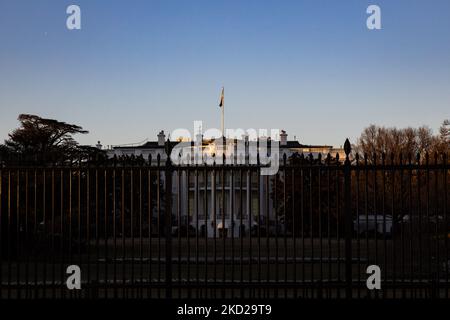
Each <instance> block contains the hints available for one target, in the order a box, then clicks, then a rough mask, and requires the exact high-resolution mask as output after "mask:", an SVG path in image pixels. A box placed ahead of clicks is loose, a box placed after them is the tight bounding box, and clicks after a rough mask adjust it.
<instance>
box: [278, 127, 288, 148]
mask: <svg viewBox="0 0 450 320" xmlns="http://www.w3.org/2000/svg"><path fill="white" fill-rule="evenodd" d="M287 136H288V135H287V133H286V131H284V130H281V133H280V146H287Z"/></svg>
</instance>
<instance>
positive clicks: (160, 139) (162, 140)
mask: <svg viewBox="0 0 450 320" xmlns="http://www.w3.org/2000/svg"><path fill="white" fill-rule="evenodd" d="M165 143H166V135H165V134H164V130H161V131H160V132H159V134H158V146H160V147H163V146H164V144H165Z"/></svg>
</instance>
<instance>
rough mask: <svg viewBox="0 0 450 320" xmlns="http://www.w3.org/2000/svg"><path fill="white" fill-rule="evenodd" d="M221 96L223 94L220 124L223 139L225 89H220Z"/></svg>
mask: <svg viewBox="0 0 450 320" xmlns="http://www.w3.org/2000/svg"><path fill="white" fill-rule="evenodd" d="M222 94H223V100H222V101H223V102H222V108H221V109H222V119H221V120H222V122H221V126H222V127H221V129H222V137H225V89H224V88H223V87H222Z"/></svg>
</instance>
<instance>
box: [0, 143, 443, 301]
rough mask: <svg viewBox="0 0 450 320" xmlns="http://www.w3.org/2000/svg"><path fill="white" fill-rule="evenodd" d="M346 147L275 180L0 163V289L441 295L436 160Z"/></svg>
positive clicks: (246, 168) (139, 162)
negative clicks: (75, 283) (375, 284)
mask: <svg viewBox="0 0 450 320" xmlns="http://www.w3.org/2000/svg"><path fill="white" fill-rule="evenodd" d="M346 151H347V158H346V159H344V161H342V159H341V160H340V159H339V156H336V157H333V156H331V155H328V156H326V157H323V158H322V157H321V156H320V155H319V156H318V157H313V156H312V155H311V156H303V155H295V154H294V155H292V156H289V157H287V156H285V157H284V158H282V159H281V165H280V168H279V171H278V173H277V174H276V175H274V176H263V175H261V174H260V173H261V165H259V164H255V165H250V164H245V165H232V164H231V165H230V164H227V165H183V166H173V165H172V163H171V162H170V160H164V161H162V160H161V158H160V157H159V156H158V158H157V159H152V158H150V159H143V158H123V159H117V158H114V159H109V160H101V161H100V160H97V161H92V160H80V161H73V162H70V163H67V162H63V163H58V162H52V163H49V162H45V163H44V164H42V163H41V164H30V163H27V162H24V161H21V162H14V161H6V160H2V161H0V163H1V166H0V224H1V225H0V232H1V233H0V241H1V246H0V248H1V249H0V250H1V252H0V256H1V265H0V266H1V272H0V297H1V298H164V297H175V298H178V297H183V298H189V297H191V298H206V297H208V298H222V297H229V298H232V297H255V298H258V297H261V298H268V297H279V298H283V297H291V298H296V297H299V298H300V297H302V298H351V297H353V298H366V297H369V298H448V297H449V284H450V282H449V274H450V273H449V271H450V270H449V268H450V259H449V246H448V242H449V236H450V224H449V218H448V215H449V212H448V211H449V209H448V182H449V178H450V175H449V169H450V168H449V162H448V159H447V158H446V156H441V155H439V156H438V155H433V156H432V157H431V159H430V157H429V156H428V155H424V156H423V157H420V156H418V157H414V158H412V157H406V158H402V157H401V156H390V155H389V156H388V157H385V156H384V155H375V156H364V157H359V156H358V155H354V156H351V154H350V150H349V148H348V147H347V150H346ZM69 265H77V266H79V267H80V270H81V289H80V290H76V289H75V290H69V289H68V287H67V283H66V281H67V279H68V277H69V276H70V274H67V272H66V271H67V267H68V266H69ZM370 265H377V266H379V268H380V271H381V289H379V290H377V289H375V290H369V289H368V287H367V283H366V281H367V279H368V277H369V276H370V274H368V273H367V272H366V271H367V267H368V266H370Z"/></svg>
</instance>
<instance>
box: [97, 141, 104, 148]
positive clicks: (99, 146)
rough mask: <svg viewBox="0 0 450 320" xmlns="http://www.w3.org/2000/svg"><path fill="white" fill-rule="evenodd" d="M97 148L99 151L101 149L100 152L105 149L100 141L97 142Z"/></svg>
mask: <svg viewBox="0 0 450 320" xmlns="http://www.w3.org/2000/svg"><path fill="white" fill-rule="evenodd" d="M95 146H96V147H97V149H100V150H101V149H102V148H103V146H102V144H101V143H100V141H97V144H96V145H95Z"/></svg>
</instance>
